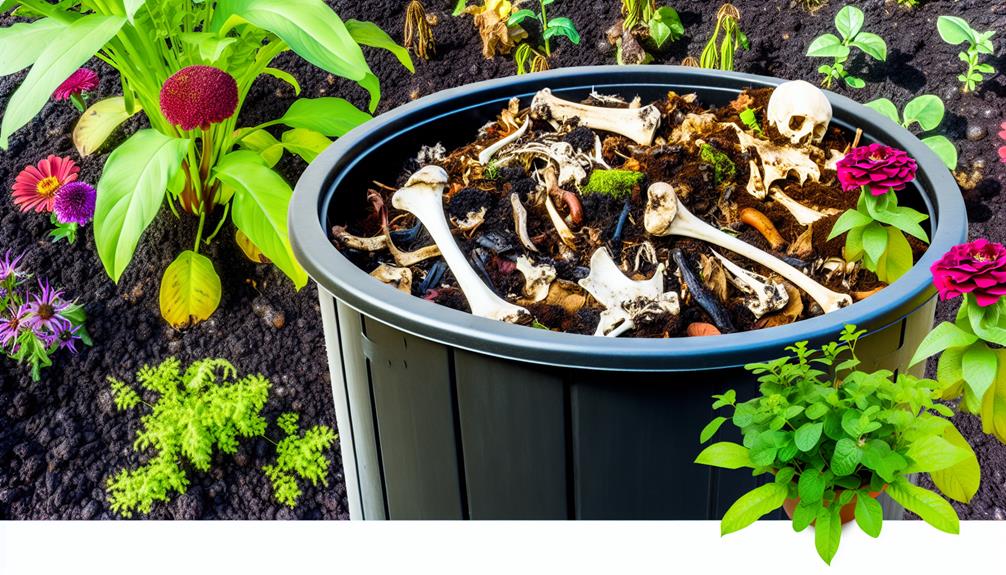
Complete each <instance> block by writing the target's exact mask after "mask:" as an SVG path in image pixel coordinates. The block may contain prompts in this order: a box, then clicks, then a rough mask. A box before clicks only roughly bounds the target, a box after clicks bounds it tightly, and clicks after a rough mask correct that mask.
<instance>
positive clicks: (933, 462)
mask: <svg viewBox="0 0 1006 575" xmlns="http://www.w3.org/2000/svg"><path fill="white" fill-rule="evenodd" d="M905 455H906V456H907V457H908V459H909V460H911V464H910V465H909V467H908V469H906V470H905V473H917V472H925V473H929V472H932V471H939V470H941V469H947V468H948V467H953V466H954V465H957V464H958V463H960V462H962V461H964V460H965V459H967V458H968V456H969V455H971V454H970V452H969V451H965V450H963V449H961V448H959V447H957V446H955V445H954V444H952V443H950V442H949V441H947V440H946V439H944V438H942V437H940V436H938V435H929V436H926V437H922V438H919V439H917V440H916V441H913V442H912V443H911V445H909V446H908V451H907V452H906V453H905Z"/></svg>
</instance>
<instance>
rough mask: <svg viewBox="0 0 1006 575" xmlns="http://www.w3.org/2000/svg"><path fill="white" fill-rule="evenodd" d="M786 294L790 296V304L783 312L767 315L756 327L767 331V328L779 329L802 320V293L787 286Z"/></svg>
mask: <svg viewBox="0 0 1006 575" xmlns="http://www.w3.org/2000/svg"><path fill="white" fill-rule="evenodd" d="M786 294H787V295H789V303H788V304H786V307H784V308H783V309H782V310H781V311H779V312H778V313H774V314H772V315H767V316H765V317H763V318H761V319H760V320H758V321H757V322H756V323H755V327H756V328H758V329H765V328H767V327H778V326H780V325H787V324H790V323H793V322H795V321H796V320H798V319H800V315H801V314H802V313H803V298H801V297H800V291H799V290H797V289H796V288H795V287H793V286H791V285H789V284H786Z"/></svg>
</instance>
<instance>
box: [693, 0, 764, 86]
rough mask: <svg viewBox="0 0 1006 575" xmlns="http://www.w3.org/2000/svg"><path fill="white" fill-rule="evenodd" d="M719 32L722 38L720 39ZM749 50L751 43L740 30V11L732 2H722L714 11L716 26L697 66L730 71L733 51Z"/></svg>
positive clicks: (732, 65)
mask: <svg viewBox="0 0 1006 575" xmlns="http://www.w3.org/2000/svg"><path fill="white" fill-rule="evenodd" d="M720 32H723V38H722V39H720ZM740 48H744V49H745V50H749V49H750V48H751V43H750V42H749V41H748V37H747V34H745V33H744V30H741V13H740V10H738V9H737V8H736V7H735V6H734V5H733V4H724V5H722V6H720V9H719V10H718V11H717V12H716V27H715V28H713V33H712V35H711V36H710V37H709V40H708V41H707V42H706V45H705V47H704V48H703V49H702V54H701V55H699V66H701V67H702V68H712V69H715V70H727V71H732V70H733V69H734V53H735V52H737V50H738V49H740Z"/></svg>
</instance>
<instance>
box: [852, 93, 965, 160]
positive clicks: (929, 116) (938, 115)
mask: <svg viewBox="0 0 1006 575" xmlns="http://www.w3.org/2000/svg"><path fill="white" fill-rule="evenodd" d="M866 106H867V107H868V108H872V109H874V110H876V111H877V112H880V113H881V114H883V115H884V116H886V117H888V118H890V119H891V121H892V122H894V123H896V124H900V125H902V126H904V127H905V128H911V127H912V125H913V124H918V125H919V128H920V129H921V130H922V132H923V133H926V132H932V131H933V130H935V129H936V128H938V127H939V126H940V124H941V123H943V115H944V113H945V111H946V108H945V106H944V105H943V100H941V99H940V98H939V96H934V95H932V94H923V95H922V96H919V97H917V98H914V99H912V101H910V102H908V103H907V104H905V110H904V112H902V113H901V114H899V113H898V107H897V106H895V105H894V102H892V101H890V100H888V99H887V98H880V99H878V100H874V101H872V102H868V103H867V104H866ZM920 139H921V140H922V143H924V144H925V145H927V146H929V149H931V150H932V151H933V152H934V153H935V154H936V155H937V156H938V157H939V158H940V159H941V160H943V163H944V164H946V166H947V168H948V169H950V170H956V169H957V147H956V146H954V144H953V142H951V141H950V140H949V139H948V138H947V137H946V136H941V135H935V136H926V137H924V138H920Z"/></svg>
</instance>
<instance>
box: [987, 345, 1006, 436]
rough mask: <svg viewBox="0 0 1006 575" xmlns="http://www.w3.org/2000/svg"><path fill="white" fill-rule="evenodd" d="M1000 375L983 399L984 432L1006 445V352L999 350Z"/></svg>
mask: <svg viewBox="0 0 1006 575" xmlns="http://www.w3.org/2000/svg"><path fill="white" fill-rule="evenodd" d="M998 353H999V373H998V374H997V375H996V382H995V384H994V385H993V386H992V387H990V388H989V390H988V391H986V392H985V397H983V398H982V409H981V415H982V431H983V432H985V433H989V434H992V435H995V436H996V438H998V439H999V441H1002V442H1003V443H1006V350H999V351H998Z"/></svg>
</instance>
